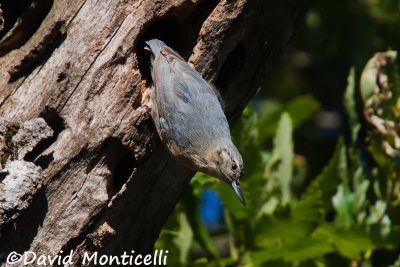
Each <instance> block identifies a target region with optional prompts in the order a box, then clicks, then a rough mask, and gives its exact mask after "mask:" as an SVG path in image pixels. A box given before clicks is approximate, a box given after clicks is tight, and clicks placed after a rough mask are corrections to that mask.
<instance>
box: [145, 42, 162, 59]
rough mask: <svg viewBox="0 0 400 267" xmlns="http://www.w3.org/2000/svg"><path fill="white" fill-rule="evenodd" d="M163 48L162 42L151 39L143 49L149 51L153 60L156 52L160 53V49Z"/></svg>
mask: <svg viewBox="0 0 400 267" xmlns="http://www.w3.org/2000/svg"><path fill="white" fill-rule="evenodd" d="M163 46H166V44H165V43H164V42H163V41H160V40H158V39H151V40H149V41H147V42H146V46H145V49H146V50H149V51H150V52H151V54H152V56H153V58H155V57H156V55H157V54H158V52H160V49H161V47H163Z"/></svg>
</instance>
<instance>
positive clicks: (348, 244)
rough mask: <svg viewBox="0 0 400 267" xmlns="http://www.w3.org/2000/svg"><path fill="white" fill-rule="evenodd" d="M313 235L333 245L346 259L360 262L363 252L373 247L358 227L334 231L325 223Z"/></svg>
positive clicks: (369, 239)
mask: <svg viewBox="0 0 400 267" xmlns="http://www.w3.org/2000/svg"><path fill="white" fill-rule="evenodd" d="M313 235H315V236H319V237H321V238H325V240H326V242H329V243H331V244H333V246H334V247H335V248H336V250H337V251H338V252H339V253H340V254H341V255H342V256H344V257H346V258H348V259H354V260H360V259H361V254H362V253H363V252H365V251H367V250H370V249H373V248H374V247H375V246H374V244H373V242H372V241H371V238H370V237H369V236H368V235H367V234H366V233H365V232H364V231H363V230H362V228H361V227H359V226H353V227H351V228H349V229H336V228H333V227H332V226H330V225H328V224H326V223H325V224H323V225H321V226H320V227H319V228H318V229H317V230H316V231H315V233H314V234H313Z"/></svg>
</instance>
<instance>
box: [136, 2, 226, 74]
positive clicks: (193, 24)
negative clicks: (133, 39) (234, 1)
mask: <svg viewBox="0 0 400 267" xmlns="http://www.w3.org/2000/svg"><path fill="white" fill-rule="evenodd" d="M218 3H219V1H217V0H204V1H201V2H200V3H191V2H184V4H182V5H181V6H178V7H176V8H174V9H172V10H170V12H168V13H167V14H166V15H165V16H164V17H161V18H156V19H154V20H152V21H150V22H149V23H148V25H145V30H144V31H143V33H142V34H141V35H140V36H139V39H138V41H137V43H136V45H135V47H136V51H135V53H136V55H137V60H138V65H139V70H140V72H141V74H142V80H145V81H146V82H149V81H151V70H150V65H151V61H150V52H149V51H147V50H145V49H144V47H145V42H146V41H148V40H150V39H153V38H157V39H159V40H161V41H163V42H164V43H165V44H166V45H168V46H169V47H171V48H172V49H174V50H175V51H177V52H178V53H179V54H180V55H181V56H182V57H183V58H184V59H185V60H188V59H189V57H190V55H191V54H192V51H193V47H194V46H195V45H196V42H197V38H198V36H199V32H200V29H201V26H202V25H203V23H204V21H205V20H206V19H207V17H208V16H209V15H210V13H211V12H212V11H213V10H214V8H215V7H216V6H217V4H218Z"/></svg>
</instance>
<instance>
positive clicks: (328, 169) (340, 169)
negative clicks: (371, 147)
mask: <svg viewBox="0 0 400 267" xmlns="http://www.w3.org/2000/svg"><path fill="white" fill-rule="evenodd" d="M345 149H346V148H345V146H344V144H343V139H342V138H339V140H338V142H337V144H336V148H335V151H334V153H333V156H332V158H331V159H330V161H329V163H328V165H326V166H325V167H324V169H323V170H322V172H321V174H319V175H318V176H317V178H315V179H314V180H313V181H312V182H311V185H310V186H309V187H308V188H307V192H306V193H305V197H306V198H307V197H313V196H312V195H314V194H317V195H319V194H320V195H321V201H322V208H323V210H324V211H325V213H327V212H328V211H330V210H332V197H333V196H334V195H335V193H336V191H337V188H338V185H339V184H340V182H341V181H342V180H344V179H345V177H346V150H345Z"/></svg>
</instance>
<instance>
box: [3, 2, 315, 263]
mask: <svg viewBox="0 0 400 267" xmlns="http://www.w3.org/2000/svg"><path fill="white" fill-rule="evenodd" d="M309 4H310V3H309V0H279V1H276V0H275V1H273V0H251V1H250V0H247V1H246V0H236V1H231V0H221V1H218V0H174V1H154V0H137V1H127V0H119V1H93V0H86V1H85V0H36V1H32V3H31V4H30V6H29V5H28V7H27V8H26V9H25V11H24V12H22V11H21V14H20V15H19V19H18V20H17V21H16V22H15V24H14V26H11V27H10V26H8V27H9V29H7V24H4V25H5V26H6V27H3V26H4V25H3V24H2V25H1V26H0V30H1V29H2V28H4V29H5V30H7V33H6V34H4V32H2V36H3V37H2V39H1V41H0V118H1V124H2V125H1V126H0V127H3V128H2V129H1V128H0V136H1V139H0V143H2V144H3V145H2V146H0V148H2V151H3V152H2V154H1V156H2V158H1V159H0V169H1V168H4V167H5V170H3V172H2V171H1V170H0V262H1V261H2V260H4V257H5V255H7V254H8V252H10V251H14V250H15V251H19V252H23V251H27V250H30V251H35V252H37V253H39V254H46V255H56V254H57V253H59V251H60V250H63V251H69V250H71V249H73V250H74V253H75V255H74V257H75V258H78V257H79V254H80V253H82V252H83V251H98V252H99V254H100V253H104V254H108V255H110V254H114V255H118V253H121V252H122V251H124V250H128V251H130V250H135V251H136V253H138V252H149V251H151V249H152V246H153V243H154V241H155V240H156V238H157V237H158V234H159V231H160V229H161V227H162V225H163V224H164V222H165V220H166V219H167V217H168V215H169V213H170V212H171V211H172V209H173V208H174V205H175V204H176V202H177V201H178V199H179V197H180V195H181V193H182V192H183V190H184V189H185V187H186V185H187V183H188V182H189V180H190V178H191V177H192V175H193V172H192V171H190V170H187V169H185V168H183V167H181V166H179V165H178V164H177V163H176V162H175V161H174V160H173V159H172V158H171V157H170V156H169V154H168V153H167V152H166V151H165V149H164V147H163V146H162V145H161V144H160V141H159V139H158V137H157V136H156V135H155V134H154V133H155V131H154V127H153V125H152V121H151V118H150V116H149V110H148V109H147V108H146V106H145V105H143V103H142V95H143V91H144V90H146V88H147V86H148V84H146V82H145V79H146V78H148V77H149V72H148V67H149V66H148V64H149V62H148V58H147V57H146V55H145V54H144V52H143V45H144V41H146V40H147V39H149V38H152V37H158V38H159V39H162V40H163V41H165V42H166V43H167V44H168V45H169V46H171V47H173V48H174V49H176V50H177V51H178V52H179V53H180V54H181V55H182V56H183V57H184V58H187V59H188V60H189V62H190V63H191V64H193V66H194V67H195V68H196V69H197V70H198V71H199V72H200V73H201V74H202V75H203V76H204V77H205V78H206V79H208V80H209V81H210V82H212V83H214V84H215V85H216V86H217V88H218V89H219V90H220V92H221V95H222V98H223V99H224V102H225V107H224V108H225V112H226V114H227V117H228V119H229V121H230V122H231V123H232V122H234V121H235V120H237V119H238V118H239V116H240V114H241V112H242V110H243V108H244V107H245V105H246V104H247V102H248V101H249V100H250V99H251V97H252V96H253V95H254V93H255V92H256V90H257V88H258V86H259V85H260V83H261V81H262V79H263V78H264V77H265V74H266V72H267V71H268V70H269V69H270V68H271V66H273V64H274V62H275V61H276V59H277V57H278V56H279V55H280V54H281V52H282V51H283V49H284V47H285V46H286V44H287V42H288V41H289V40H290V38H291V37H292V35H293V33H294V30H295V25H296V24H297V22H298V21H299V19H300V18H301V17H302V15H303V14H304V12H305V11H306V10H307V8H308V6H309ZM0 8H1V9H2V12H0V23H1V21H3V20H4V21H5V22H6V23H7V19H8V15H7V14H8V13H10V12H11V11H10V10H7V9H6V7H4V6H3V7H0ZM7 12H8V13H7ZM38 118H42V119H38ZM29 123H30V124H29ZM26 124H28V125H31V127H30V128H29V127H28V128H29V129H28V131H30V134H31V136H33V137H32V140H28V141H26V142H25V141H24V142H16V141H15V139H14V138H13V136H15V135H16V134H17V135H18V134H19V135H20V136H21V135H23V134H24V132H23V130H24V129H25V130H26V127H25V126H26ZM43 124H44V125H43ZM50 128H51V129H50ZM46 129H47V130H46ZM25 134H26V133H25ZM28 136H29V134H28ZM49 136H50V137H49ZM25 137H26V136H25ZM27 139H29V138H27ZM32 144H33V145H32ZM19 154H20V155H19ZM1 165H4V166H1ZM20 166H24V167H23V168H22V167H20ZM21 168H22V169H23V170H25V172H24V171H22V172H23V173H22V174H21V173H18V170H19V169H20V172H21ZM11 176H12V177H14V178H13V183H11V185H12V186H10V184H9V183H8V182H7V181H9V180H10V179H11ZM15 179H17V181H14V180H15ZM4 184H5V185H8V186H5V185H4ZM10 187H11V188H13V190H14V192H12V191H10V189H9V188H10ZM7 188H8V189H7ZM2 196H3V197H2ZM13 196H23V197H19V198H18V199H12V197H13ZM14 198H15V197H14ZM7 205H8V206H7ZM10 205H11V206H10ZM1 210H3V211H4V212H3V213H2V212H1ZM5 211H7V212H5Z"/></svg>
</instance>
